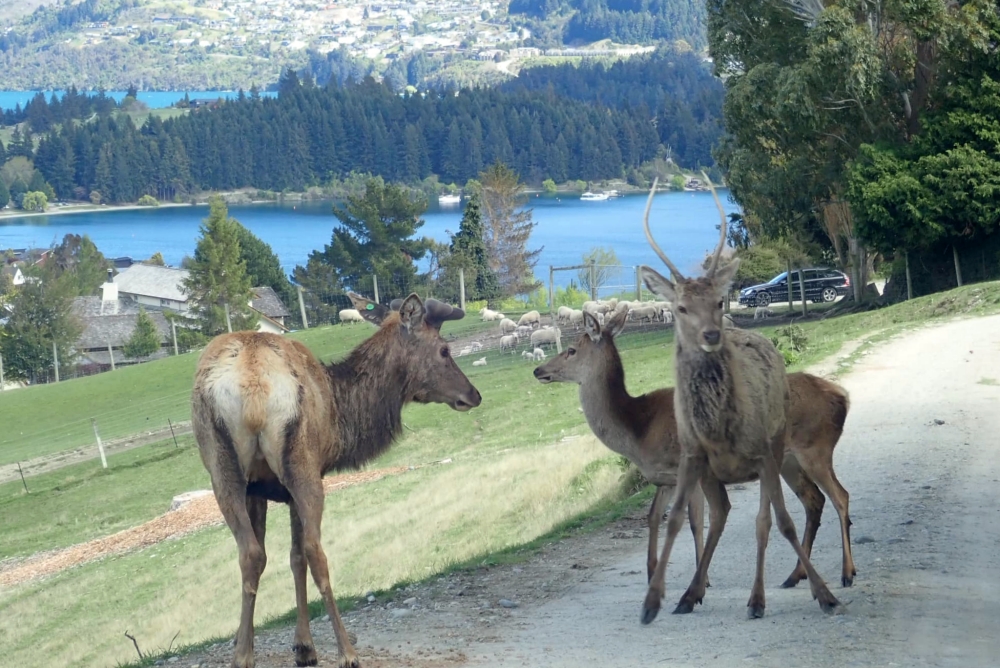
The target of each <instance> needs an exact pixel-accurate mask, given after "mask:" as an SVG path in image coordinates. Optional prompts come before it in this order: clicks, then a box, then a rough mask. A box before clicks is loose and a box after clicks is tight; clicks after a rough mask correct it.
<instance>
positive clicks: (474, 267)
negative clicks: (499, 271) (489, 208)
mask: <svg viewBox="0 0 1000 668" xmlns="http://www.w3.org/2000/svg"><path fill="white" fill-rule="evenodd" d="M485 234H486V230H485V228H484V226H483V217H482V211H481V205H480V196H479V195H473V196H472V199H470V200H469V201H468V203H467V204H466V206H465V211H463V212H462V220H461V222H460V223H459V224H458V232H456V233H455V234H454V235H452V237H451V246H450V248H449V253H450V254H449V257H448V260H447V262H446V267H445V269H446V272H445V273H446V277H447V280H448V282H449V283H451V284H452V285H453V286H457V285H458V276H457V272H458V270H459V269H462V270H463V271H464V273H465V297H466V300H470V301H480V300H484V301H486V302H489V301H490V300H493V299H496V298H497V297H498V296H499V295H500V285H499V283H498V281H497V276H496V273H495V272H494V271H493V269H492V268H491V267H490V258H489V253H488V251H487V250H486V240H485ZM452 292H453V293H454V294H457V291H455V290H453V291H452Z"/></svg>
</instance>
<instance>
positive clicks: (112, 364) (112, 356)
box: [108, 343, 115, 371]
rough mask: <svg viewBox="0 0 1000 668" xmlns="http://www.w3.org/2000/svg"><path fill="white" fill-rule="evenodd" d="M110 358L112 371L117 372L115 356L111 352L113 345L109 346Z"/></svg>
mask: <svg viewBox="0 0 1000 668" xmlns="http://www.w3.org/2000/svg"><path fill="white" fill-rule="evenodd" d="M108 357H109V358H110V359H111V370H112V371H114V370H115V354H114V352H112V350H111V344H110V343H109V344H108Z"/></svg>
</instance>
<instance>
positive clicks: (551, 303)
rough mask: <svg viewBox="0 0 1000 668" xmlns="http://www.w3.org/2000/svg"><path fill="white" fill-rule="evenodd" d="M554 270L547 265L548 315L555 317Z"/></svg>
mask: <svg viewBox="0 0 1000 668" xmlns="http://www.w3.org/2000/svg"><path fill="white" fill-rule="evenodd" d="M555 314H556V272H555V269H553V268H552V265H551V264H550V265H549V317H550V318H552V319H555V317H556V315H555Z"/></svg>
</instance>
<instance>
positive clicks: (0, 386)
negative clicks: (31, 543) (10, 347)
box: [0, 355, 4, 392]
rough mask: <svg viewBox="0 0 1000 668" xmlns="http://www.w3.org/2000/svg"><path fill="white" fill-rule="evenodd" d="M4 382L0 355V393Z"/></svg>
mask: <svg viewBox="0 0 1000 668" xmlns="http://www.w3.org/2000/svg"><path fill="white" fill-rule="evenodd" d="M3 388H4V380H3V355H0V392H3Z"/></svg>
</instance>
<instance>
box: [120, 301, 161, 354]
mask: <svg viewBox="0 0 1000 668" xmlns="http://www.w3.org/2000/svg"><path fill="white" fill-rule="evenodd" d="M159 349H160V332H159V331H158V330H157V329H156V324H155V323H154V322H153V319H152V318H150V317H149V314H148V313H146V310H145V309H143V308H140V309H139V315H138V317H137V318H136V321H135V329H134V330H132V336H130V337H129V339H128V341H127V342H126V343H125V346H124V347H123V348H122V352H124V353H125V356H126V357H131V358H132V359H138V358H140V357H149V356H150V355H152V354H153V353H155V352H156V351H157V350H159Z"/></svg>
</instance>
